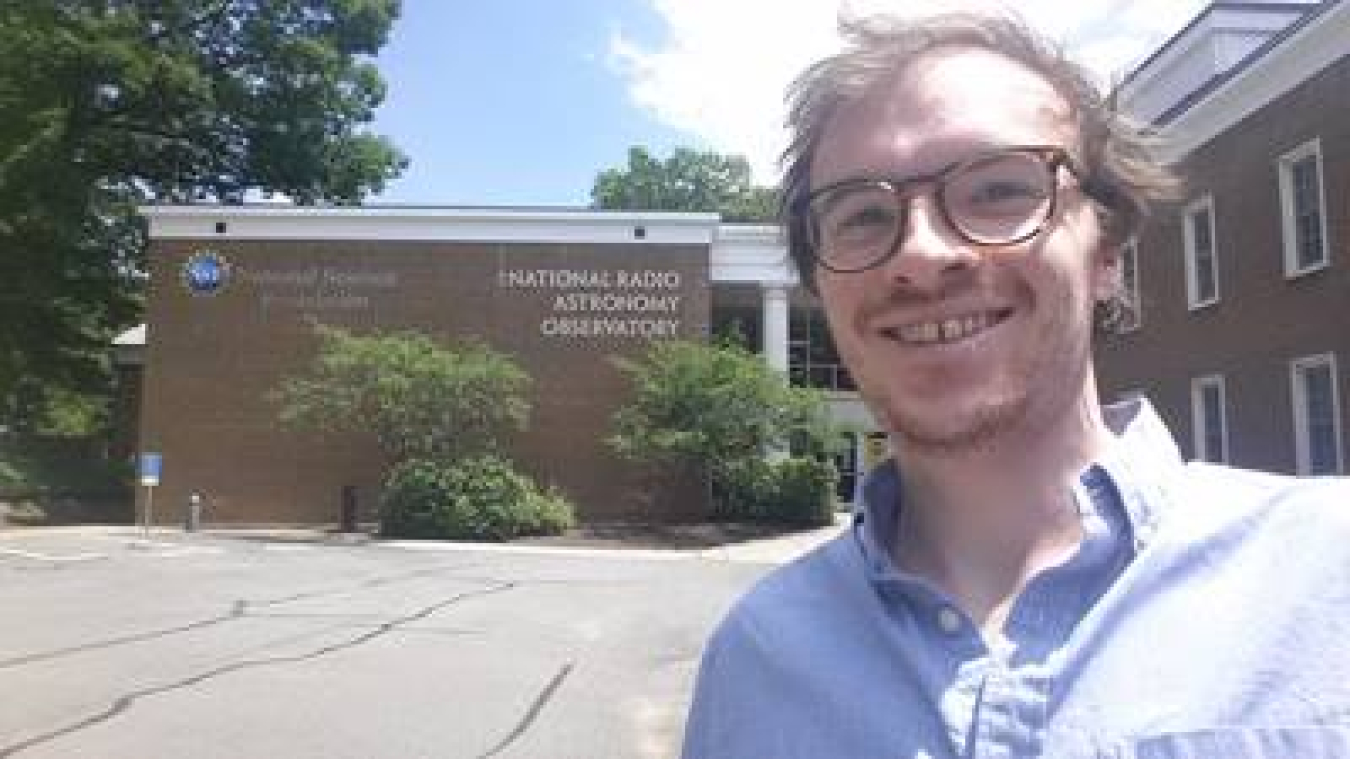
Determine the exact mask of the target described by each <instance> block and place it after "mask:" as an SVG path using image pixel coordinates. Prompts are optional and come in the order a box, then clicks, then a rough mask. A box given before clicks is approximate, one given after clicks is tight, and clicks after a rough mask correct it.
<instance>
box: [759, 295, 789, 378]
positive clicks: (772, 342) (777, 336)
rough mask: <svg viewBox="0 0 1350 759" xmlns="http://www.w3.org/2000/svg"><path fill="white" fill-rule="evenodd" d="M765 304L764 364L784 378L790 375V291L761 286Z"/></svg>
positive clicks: (761, 331) (763, 331) (761, 332)
mask: <svg viewBox="0 0 1350 759" xmlns="http://www.w3.org/2000/svg"><path fill="white" fill-rule="evenodd" d="M761 288H762V294H763V298H764V302H763V309H764V314H763V325H762V326H763V329H761V330H760V334H761V335H763V339H764V345H763V348H764V362H765V363H767V364H768V365H769V366H770V367H772V368H773V369H776V370H777V371H778V372H779V373H780V374H782V375H783V377H784V378H786V377H787V373H788V289H787V287H786V286H785V285H781V284H774V283H765V284H763V285H761Z"/></svg>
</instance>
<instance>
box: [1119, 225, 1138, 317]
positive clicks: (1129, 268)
mask: <svg viewBox="0 0 1350 759" xmlns="http://www.w3.org/2000/svg"><path fill="white" fill-rule="evenodd" d="M1120 288H1121V290H1122V291H1123V294H1124V296H1125V303H1126V308H1125V312H1124V313H1122V314H1121V315H1120V321H1119V322H1118V323H1117V325H1116V326H1117V328H1118V329H1119V330H1120V331H1121V332H1133V331H1135V330H1136V329H1139V327H1140V325H1142V324H1143V322H1144V314H1143V305H1142V302H1141V301H1140V300H1139V243H1137V242H1135V241H1133V240H1131V241H1130V242H1129V243H1128V244H1126V245H1125V247H1123V248H1121V250H1120Z"/></svg>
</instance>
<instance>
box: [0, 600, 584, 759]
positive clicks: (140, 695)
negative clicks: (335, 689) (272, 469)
mask: <svg viewBox="0 0 1350 759" xmlns="http://www.w3.org/2000/svg"><path fill="white" fill-rule="evenodd" d="M517 586H518V583H515V582H502V583H498V584H497V585H493V586H490V587H487V588H479V589H477V590H471V591H466V592H464V593H460V594H458V595H454V596H451V597H450V598H447V599H445V600H442V601H438V602H436V603H434V604H430V605H428V606H424V607H422V608H421V609H418V610H417V611H415V612H412V613H410V614H405V615H403V616H401V617H397V618H395V619H392V620H390V621H388V622H384V623H382V624H380V625H377V626H376V627H375V629H373V630H370V631H368V632H366V633H363V634H361V635H358V636H356V637H354V638H351V639H349V640H344V641H341V642H339V643H333V644H330V645H327V646H322V647H320V648H317V649H314V650H313V651H308V652H306V653H303V654H294V655H291V656H271V657H266V658H262V659H245V660H243V661H237V662H232V663H230V664H226V665H223V666H220V667H216V668H215V669H211V670H207V671H205V672H200V673H198V674H195V675H193V676H191V677H186V678H183V679H182V680H177V681H174V682H171V683H164V684H162V685H156V686H153V687H149V688H143V689H141V690H137V691H133V692H131V693H128V694H126V695H123V696H119V697H118V698H117V699H115V700H114V701H113V702H112V704H111V705H110V706H109V707H108V708H107V709H105V710H103V711H102V712H99V713H97V714H93V715H90V716H88V717H85V718H84V719H81V720H79V721H78V722H74V723H72V724H69V725H66V726H64V727H59V728H56V729H54V730H49V731H48V732H45V733H42V734H39V735H35V736H33V737H31V738H27V739H25V740H22V741H20V742H18V743H15V744H12V745H9V746H0V759H4V757H10V756H14V755H16V754H18V753H20V752H22V751H26V750H27V749H30V748H33V747H34V746H39V745H42V744H44V743H50V742H51V741H54V740H57V739H59V738H64V737H66V736H69V735H72V734H74V733H77V732H79V731H81V730H85V729H87V728H90V727H93V726H95V725H99V724H102V723H104V722H107V721H108V720H111V719H112V718H114V717H116V716H118V715H120V714H122V713H123V712H125V711H127V710H128V709H130V708H131V707H132V705H134V704H135V703H136V702H137V701H140V700H142V699H146V698H151V697H153V696H158V695H162V694H164V693H169V692H171V691H176V690H181V689H183V688H190V687H193V686H196V685H200V684H202V683H204V682H206V681H208V680H211V679H214V678H217V677H220V676H221V675H226V674H230V673H234V672H240V671H242V670H245V669H253V668H256V667H271V666H275V665H278V664H295V663H298V662H304V661H310V660H312V659H317V658H319V657H321V656H327V655H328V654H331V653H334V652H337V651H343V650H346V649H349V648H355V647H356V646H360V645H364V644H366V643H369V642H370V641H372V640H375V639H376V638H379V637H381V636H383V635H386V634H388V633H390V632H392V631H394V630H396V629H397V628H399V627H400V626H402V625H406V624H408V623H410V622H416V621H418V620H421V619H426V618H427V617H429V616H431V615H432V614H435V613H436V612H438V611H440V610H442V609H444V608H446V607H449V606H453V605H454V604H457V603H459V602H461V601H466V600H468V599H471V598H477V597H479V596H486V595H491V594H493V593H501V592H504V591H508V590H511V589H512V588H515V587H517ZM242 608H243V607H242V606H241V604H238V603H237V604H236V605H235V612H240V611H241V609H242ZM571 666H572V665H571V664H568V665H567V667H565V668H564V671H563V672H561V673H560V675H559V677H555V678H554V682H552V683H550V684H549V687H548V688H545V689H544V693H543V694H541V697H540V699H536V702H535V705H534V706H532V707H531V709H530V712H529V713H528V714H526V718H525V720H524V721H523V722H522V723H521V725H519V726H518V727H517V728H516V731H515V732H513V733H512V734H511V735H510V736H507V739H506V740H505V741H503V743H502V745H501V747H502V748H504V747H505V746H506V744H507V743H510V742H511V741H512V740H515V738H516V736H517V735H518V734H519V733H523V732H524V731H525V729H526V728H527V727H529V723H530V722H531V721H533V720H534V717H535V715H536V714H537V713H538V711H539V709H541V708H543V702H544V701H547V699H548V696H549V695H551V693H552V691H553V689H555V688H556V687H557V684H558V683H559V682H561V680H562V677H565V676H566V674H567V671H570V670H571ZM497 750H498V749H494V750H493V753H495V752H496V751H497ZM490 755H491V754H487V756H490Z"/></svg>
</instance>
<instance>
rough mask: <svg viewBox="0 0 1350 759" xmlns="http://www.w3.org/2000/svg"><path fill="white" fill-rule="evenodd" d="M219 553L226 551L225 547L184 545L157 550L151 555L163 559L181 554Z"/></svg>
mask: <svg viewBox="0 0 1350 759" xmlns="http://www.w3.org/2000/svg"><path fill="white" fill-rule="evenodd" d="M218 553H225V549H224V548H215V547H210V546H183V547H182V548H177V549H170V550H167V551H156V552H154V553H153V554H151V555H152V556H156V557H158V558H163V559H174V558H177V557H179V556H195V555H214V554H218Z"/></svg>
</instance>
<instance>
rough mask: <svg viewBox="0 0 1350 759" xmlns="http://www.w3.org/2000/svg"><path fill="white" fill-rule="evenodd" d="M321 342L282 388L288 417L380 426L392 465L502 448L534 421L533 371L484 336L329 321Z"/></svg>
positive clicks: (342, 429)
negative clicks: (436, 336) (450, 341)
mask: <svg viewBox="0 0 1350 759" xmlns="http://www.w3.org/2000/svg"><path fill="white" fill-rule="evenodd" d="M316 331H317V333H318V336H319V350H318V353H317V355H316V356H315V358H314V361H313V363H312V364H311V365H310V366H309V367H308V368H307V369H306V370H304V371H301V372H299V373H297V374H295V375H292V376H289V377H286V378H284V379H283V380H282V382H281V384H280V386H279V388H278V389H277V390H276V391H275V392H274V393H273V400H274V401H275V402H276V403H277V404H278V407H279V409H280V418H281V421H282V423H283V424H285V425H287V426H290V427H293V428H300V429H310V430H314V431H316V432H319V433H323V434H335V433H336V434H359V433H363V432H367V431H369V432H370V433H373V434H374V436H375V439H376V441H377V442H378V444H379V446H380V448H381V450H382V451H383V452H384V453H385V456H386V459H387V460H388V462H389V463H390V464H398V463H401V462H405V461H409V460H413V459H431V460H444V461H451V460H459V459H464V458H467V457H469V456H473V455H478V454H487V453H495V452H498V451H500V450H501V449H502V448H503V447H504V444H505V442H506V438H507V436H509V435H510V434H511V433H513V432H515V431H517V430H522V429H524V428H525V425H526V423H527V421H528V419H529V411H530V404H529V400H528V398H527V396H528V392H529V388H530V384H531V382H530V377H529V375H528V374H526V373H525V371H524V370H523V369H521V368H520V367H519V366H517V365H516V364H515V362H514V361H512V360H511V359H510V358H509V357H507V356H505V355H503V354H501V353H498V352H496V351H494V350H492V349H491V348H489V347H487V346H485V345H481V344H479V343H475V342H465V343H463V344H460V345H458V346H454V347H444V346H442V345H441V344H440V343H437V342H436V341H435V340H433V339H431V338H430V337H427V336H426V335H421V334H417V333H412V332H396V333H389V334H374V335H365V336H363V335H353V334H351V333H349V332H347V331H345V330H342V329H338V328H336V327H327V326H322V325H319V326H317V327H316Z"/></svg>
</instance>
